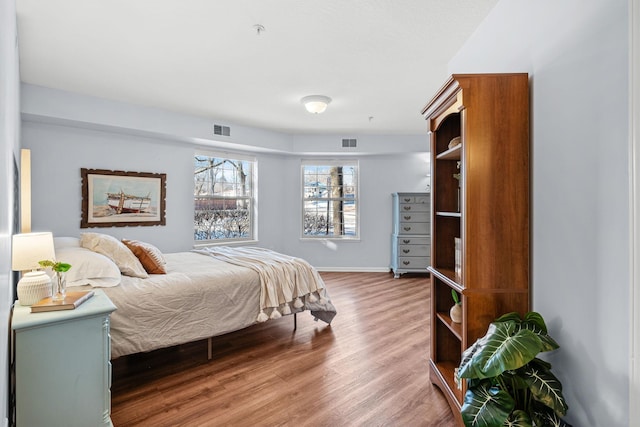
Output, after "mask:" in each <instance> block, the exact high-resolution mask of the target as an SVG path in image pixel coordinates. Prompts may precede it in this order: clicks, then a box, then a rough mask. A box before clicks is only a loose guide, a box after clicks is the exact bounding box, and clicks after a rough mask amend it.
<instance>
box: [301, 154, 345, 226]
mask: <svg viewBox="0 0 640 427" xmlns="http://www.w3.org/2000/svg"><path fill="white" fill-rule="evenodd" d="M302 175H303V200H302V203H303V209H302V210H303V231H302V235H303V237H309V238H313V237H321V238H357V237H358V226H357V225H358V209H357V207H358V197H357V188H358V182H357V165H354V164H348V163H346V162H345V164H343V165H335V164H327V165H322V164H308V163H306V164H303V166H302Z"/></svg>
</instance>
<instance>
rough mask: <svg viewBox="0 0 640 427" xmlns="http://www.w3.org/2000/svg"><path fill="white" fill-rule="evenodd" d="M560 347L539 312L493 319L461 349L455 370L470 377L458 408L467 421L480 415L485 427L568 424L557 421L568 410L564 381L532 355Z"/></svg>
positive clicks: (469, 424)
mask: <svg viewBox="0 0 640 427" xmlns="http://www.w3.org/2000/svg"><path fill="white" fill-rule="evenodd" d="M559 347H560V346H559V345H558V344H557V343H556V342H555V341H554V340H553V338H551V337H550V336H549V335H548V334H547V326H546V324H545V322H544V319H543V318H542V316H541V315H540V314H539V313H536V312H528V313H527V314H526V315H525V316H524V318H520V315H519V314H518V313H515V312H513V313H508V314H505V315H503V316H501V317H500V318H498V319H497V320H495V321H494V322H493V323H491V324H490V325H489V328H488V331H487V333H486V335H485V336H484V337H482V338H480V339H478V340H477V341H476V342H475V344H473V345H472V346H471V347H469V348H468V349H467V350H465V352H464V353H463V355H462V362H461V363H460V366H459V369H458V375H459V377H460V378H467V379H468V380H469V382H468V384H469V385H468V390H467V393H466V395H465V398H464V404H463V406H462V409H461V414H462V419H463V421H464V423H465V425H466V426H476V425H478V424H477V423H474V420H480V419H481V420H483V423H484V424H483V425H495V426H502V425H507V424H508V425H536V426H547V425H549V426H551V425H553V426H569V427H570V425H569V424H567V423H566V422H564V421H563V420H562V419H561V417H563V416H565V415H566V413H567V410H568V406H567V403H566V402H565V399H564V397H563V395H562V384H561V383H560V381H559V380H558V379H557V378H556V377H555V375H553V374H552V373H551V364H549V363H548V362H545V361H543V360H541V359H538V358H537V357H536V356H537V355H538V353H540V352H546V351H551V350H556V349H558V348H559ZM507 420H508V422H507Z"/></svg>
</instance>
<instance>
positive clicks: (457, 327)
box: [436, 312, 462, 341]
mask: <svg viewBox="0 0 640 427" xmlns="http://www.w3.org/2000/svg"><path fill="white" fill-rule="evenodd" d="M436 317H437V318H438V320H440V321H441V322H442V323H444V325H445V326H446V327H447V328H449V330H450V331H451V332H453V335H455V336H456V338H458V339H459V340H461V341H462V323H455V322H454V321H453V320H451V317H450V316H449V313H444V312H439V313H436Z"/></svg>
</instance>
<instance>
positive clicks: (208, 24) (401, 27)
mask: <svg viewBox="0 0 640 427" xmlns="http://www.w3.org/2000/svg"><path fill="white" fill-rule="evenodd" d="M497 2H498V0H109V1H104V0H47V1H42V0H16V7H17V13H18V34H19V49H20V74H21V79H22V81H23V82H25V83H31V84H35V85H42V86H47V87H51V88H56V89H63V90H67V91H72V92H77V93H82V94H87V95H93V96H97V97H102V98H107V99H112V100H120V101H125V102H128V103H133V104H139V105H144V106H150V107H156V108H162V109H166V110H171V111H175V112H180V113H185V114H189V115H195V116H202V117H207V118H211V119H212V121H214V122H215V123H218V124H223V125H231V124H238V125H246V126H254V127H259V128H264V129H270V130H274V131H279V132H285V133H291V134H325V133H326V134H335V133H338V134H343V135H345V136H347V135H358V134H421V133H423V132H425V131H426V125H425V123H424V121H423V120H422V119H421V117H420V109H421V108H422V107H423V106H424V105H425V104H426V103H427V101H429V99H430V98H431V96H432V95H433V94H434V92H435V91H437V90H438V89H439V88H440V87H441V85H442V84H443V83H444V81H445V80H446V78H447V63H448V62H449V60H450V59H451V58H452V57H453V56H454V55H455V54H456V53H457V51H458V49H459V48H460V47H461V46H462V44H463V43H464V41H465V40H466V39H467V38H468V37H469V36H470V35H471V33H472V32H473V31H474V30H475V28H476V27H477V26H478V25H479V23H480V22H481V21H482V20H483V19H484V17H485V16H486V15H487V14H488V13H489V11H490V10H491V9H492V8H493V6H494V5H495V4H496V3H497ZM256 25H261V26H263V27H264V30H261V31H258V30H257V28H256ZM314 94H321V95H326V96H329V97H331V98H332V102H331V104H330V105H329V108H328V109H327V111H326V112H324V113H323V114H319V115H313V114H310V113H307V112H306V111H305V109H304V108H303V106H302V105H301V103H300V99H301V98H302V97H304V96H306V95H314Z"/></svg>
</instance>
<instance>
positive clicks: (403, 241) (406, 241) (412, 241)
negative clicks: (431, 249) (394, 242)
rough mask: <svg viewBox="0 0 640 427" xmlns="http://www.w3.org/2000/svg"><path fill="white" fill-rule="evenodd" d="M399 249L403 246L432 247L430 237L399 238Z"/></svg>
mask: <svg viewBox="0 0 640 427" xmlns="http://www.w3.org/2000/svg"><path fill="white" fill-rule="evenodd" d="M397 239H398V247H400V246H402V245H427V246H430V245H431V241H430V239H429V238H428V237H398V238H397Z"/></svg>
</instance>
